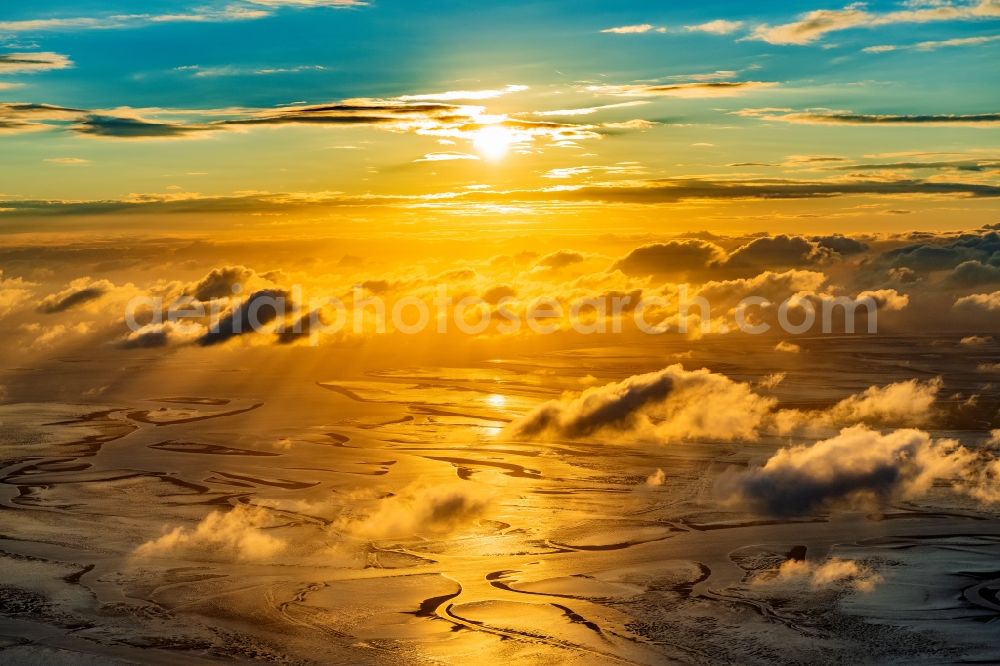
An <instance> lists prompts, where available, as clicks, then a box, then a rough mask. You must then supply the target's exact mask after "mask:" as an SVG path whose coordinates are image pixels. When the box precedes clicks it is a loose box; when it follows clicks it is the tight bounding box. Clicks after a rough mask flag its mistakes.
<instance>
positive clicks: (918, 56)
mask: <svg viewBox="0 0 1000 666" xmlns="http://www.w3.org/2000/svg"><path fill="white" fill-rule="evenodd" d="M344 4H347V5H352V6H338V5H344ZM32 54H35V55H36V56H37V57H36V58H35V59H36V60H38V59H40V60H41V62H39V63H34V64H28V65H25V64H24V63H23V62H22V61H23V60H25V59H27V60H31V59H32ZM998 55H1000V3H998V2H997V1H996V0H915V1H911V2H870V3H867V4H853V5H846V4H839V3H829V2H809V3H802V2H796V3H788V2H772V3H745V2H739V3H737V2H703V3H696V4H695V3H679V2H676V3H672V2H618V3H607V2H598V1H596V0H586V1H582V2H574V3H566V2H505V3H480V2H435V3H414V2H391V1H388V0H378V1H374V2H369V3H366V2H361V1H358V0H353V1H352V0H230V1H228V2H217V3H213V2H211V1H210V0H202V1H201V2H194V3H189V2H182V1H179V0H157V1H153V2H145V3H142V6H141V9H137V8H136V6H135V4H134V3H126V2H38V3H31V4H30V5H28V4H19V5H17V6H7V7H4V8H3V9H0V104H4V106H2V107H0V114H2V115H0V126H3V127H4V128H5V129H4V130H3V131H2V132H0V144H2V145H3V146H4V155H5V157H4V159H3V160H0V178H2V182H3V183H4V185H3V186H2V187H0V194H2V195H3V196H4V197H5V198H7V199H8V200H12V199H14V200H16V199H18V198H24V199H30V198H40V197H44V198H52V199H64V198H65V199H70V198H72V199H90V198H101V199H107V198H117V197H124V196H126V195H129V194H135V193H155V192H161V191H162V190H161V187H171V188H174V190H175V191H178V190H179V191H183V192H194V190H192V189H191V188H193V187H195V184H194V183H191V182H189V181H190V178H189V179H188V181H185V182H173V181H171V182H170V183H166V182H161V181H163V179H164V178H166V179H167V180H170V178H169V176H171V175H176V176H177V178H174V181H177V180H178V179H180V180H184V178H181V176H182V175H190V174H192V173H196V174H199V182H198V183H197V193H199V194H203V195H211V196H228V195H231V194H232V193H233V192H238V191H244V190H266V191H268V192H312V191H324V192H328V191H338V192H340V191H342V192H347V193H348V194H361V193H366V192H369V193H370V192H378V193H380V194H392V193H396V194H407V195H411V194H414V193H416V192H418V191H421V190H423V191H424V192H425V193H426V194H441V193H448V192H455V191H456V188H460V187H462V186H467V185H475V184H484V183H485V184H486V185H488V186H490V187H492V188H493V189H494V190H504V191H508V190H511V189H517V190H524V191H537V190H538V189H540V188H543V187H544V186H545V185H546V184H551V180H552V179H553V178H552V172H553V170H562V171H559V173H563V174H565V173H567V172H566V171H565V170H567V169H568V170H570V171H569V172H568V173H570V174H571V175H570V176H569V177H568V178H566V177H560V178H558V179H559V180H569V181H570V183H568V184H574V185H580V186H584V185H592V186H606V185H615V184H616V183H617V184H618V185H620V184H622V182H624V181H634V180H636V178H637V176H639V175H641V176H642V178H644V179H646V180H650V181H651V180H655V179H656V178H681V177H694V176H697V177H704V176H706V175H710V176H711V177H713V178H720V177H721V178H726V179H727V182H729V180H731V179H734V178H735V179H739V178H742V179H755V180H760V179H764V178H774V177H777V176H779V175H780V176H781V177H783V178H786V177H793V176H794V177H795V178H797V179H800V180H810V181H811V182H812V181H817V180H824V181H829V179H830V178H834V177H838V178H841V179H842V178H843V177H844V174H843V173H841V174H837V173H834V172H832V171H829V170H828V172H826V173H820V172H817V171H815V170H811V171H808V170H807V172H805V173H804V172H803V167H802V165H803V164H804V163H805V162H803V160H801V159H800V160H795V159H791V160H789V159H788V158H789V156H793V157H794V156H800V157H801V156H803V155H814V156H817V155H818V156H824V155H825V156H830V155H833V156H836V157H838V158H841V159H842V160H843V161H844V164H845V165H850V164H859V163H861V162H862V161H864V160H866V159H869V160H870V158H866V156H871V155H880V154H897V153H899V154H902V153H912V155H911V157H913V156H915V155H916V156H919V155H921V154H924V153H926V154H930V153H950V156H949V157H948V158H947V160H950V161H952V162H955V161H961V160H963V159H965V160H968V159H976V160H984V159H987V158H989V159H992V158H993V155H987V154H985V153H984V152H983V151H984V150H985V151H987V152H988V151H989V150H992V149H993V148H994V147H995V146H996V144H997V140H996V126H997V125H998V121H997V119H996V118H994V116H996V114H997V112H998V111H1000V93H998V92H997V91H998V90H1000V73H998V72H1000V68H997V67H996V66H995V63H996V62H997V61H998ZM509 86H517V88H516V89H514V88H508V87H509ZM484 90H493V91H499V92H498V94H496V95H492V96H486V97H483V96H482V95H477V94H473V95H470V96H469V97H470V98H471V99H462V98H461V96H460V95H459V96H456V95H455V94H454V93H456V91H457V92H463V91H464V92H469V91H471V92H472V93H476V91H484ZM344 100H361V102H360V104H361V105H362V106H364V107H365V108H366V109H367V108H368V107H372V105H375V106H378V112H379V113H383V114H397V115H395V116H394V118H395V119H399V118H402V117H403V116H404V115H406V114H412V113H414V110H413V106H414V105H417V104H419V103H433V104H439V105H441V104H444V105H449V104H450V105H453V106H456V107H459V106H461V107H462V109H461V110H460V111H461V114H466V115H465V116H463V117H467V122H464V123H462V122H457V121H455V120H454V119H451V120H448V121H447V122H446V123H445V125H447V127H445V126H444V125H441V124H440V123H437V121H434V122H431V121H429V120H427V119H425V121H422V122H421V123H420V124H418V125H419V126H418V125H415V124H413V123H409V124H406V123H400V122H396V121H395V120H394V121H393V122H392V123H390V122H383V121H384V120H385V119H382V120H380V121H379V122H378V123H368V122H357V121H356V120H354V119H351V120H350V121H347V120H344V119H343V118H336V119H333V120H331V119H330V118H329V117H327V116H328V115H329V113H331V112H330V111H329V110H328V109H327V106H328V105H330V104H336V103H341V102H343V101H344ZM16 104H28V105H35V107H33V108H32V109H30V110H25V109H24V108H21V109H20V110H18V109H16V108H14V107H13V106H12V105H16ZM386 104H389V105H390V106H392V108H391V109H387V108H386ZM37 105H52V106H56V107H60V108H61V109H62V110H61V111H52V110H51V109H50V108H49V107H45V108H40V107H37ZM379 105H381V106H379ZM401 105H402V106H405V107H407V108H401ZM473 106H474V107H476V108H477V109H478V110H470V109H471V107H473ZM581 108H589V109H592V111H590V112H589V113H587V114H576V115H574V114H567V115H562V116H558V115H555V114H552V113H551V112H552V111H556V110H567V109H570V110H572V109H581ZM281 109H298V111H295V112H293V113H285V112H283V111H280V110H281ZM332 113H334V115H336V114H344V113H348V114H356V113H358V112H357V111H356V110H350V111H344V109H342V108H341V109H337V110H335V111H333V112H332ZM435 113H442V114H443V113H444V112H443V111H442V110H438V111H437V112H435ZM276 114H279V115H282V117H281V118H268V119H267V121H266V122H263V121H261V120H260V119H261V118H263V117H265V116H275V115H276ZM400 114H401V115H400ZM461 114H459V115H461ZM470 114H471V115H470ZM306 116H309V118H306ZM318 116H324V117H323V118H318ZM549 118H551V119H552V120H548V119H549ZM542 119H545V120H542ZM545 122H550V123H553V124H554V123H559V125H560V126H559V127H555V126H554V125H553V127H546V126H544V123H545ZM628 123H631V125H629V124H628ZM348 125H350V126H348ZM491 125H496V126H497V127H500V128H502V129H503V131H504V132H506V134H505V135H504V136H501V137H500V139H501V143H504V144H505V145H504V146H500V148H501V149H502V150H503V152H504V153H505V154H506V159H504V160H503V164H502V165H500V164H495V163H494V164H485V163H486V162H490V161H493V162H497V161H498V160H490V159H488V157H489V156H488V155H485V154H483V150H481V148H482V147H483V146H482V144H483V141H477V138H478V137H480V134H481V132H482V131H483V130H484V128H488V127H489V126H491ZM584 128H586V129H584ZM563 132H565V133H566V134H562V133H563ZM494 138H495V137H494ZM477 144H478V145H479V148H480V149H478V150H477V148H476V146H477ZM710 148H711V149H712V150H708V149H710ZM330 150H340V153H338V157H337V159H336V160H334V162H335V164H332V165H331V164H330V158H329V151H330ZM426 156H430V157H429V158H427V157H426ZM914 159H915V158H914ZM920 159H924V158H920ZM445 161H448V162H455V163H459V162H461V165H460V166H462V170H459V169H457V168H453V167H455V166H456V165H449V166H448V167H447V168H446V167H445V166H444V165H443V164H442V163H443V162H445ZM910 161H911V162H912V160H910ZM937 161H941V160H937ZM633 162H635V163H638V165H637V166H632V167H628V166H626V167H621V166H615V165H621V164H622V163H633ZM262 163H263V164H268V165H273V167H274V169H273V170H271V171H269V172H267V173H263V172H262V170H261V168H260V165H261V164H262ZM428 163H433V164H431V167H433V168H434V169H438V167H440V169H441V170H435V171H433V172H431V171H429V169H430V167H414V166H413V165H415V164H417V165H419V164H425V165H426V164H428ZM251 164H253V167H251V166H250V165H251ZM733 164H755V165H756V166H754V167H749V166H745V167H741V168H739V169H737V170H735V171H734V167H733V166H732V165H733ZM789 165H792V166H789ZM68 167H78V168H74V169H73V171H72V172H71V173H68ZM975 167H976V168H969V165H966V166H965V168H961V167H960V166H955V165H951V166H948V167H935V168H931V167H928V168H927V169H915V168H914V167H913V166H912V165H911V166H909V167H906V168H905V169H904V170H903V171H902V172H900V171H899V170H898V169H896V171H895V174H894V175H892V174H889V173H881V172H880V173H879V174H878V176H879V178H880V179H881V180H886V179H889V178H891V177H894V178H895V179H896V180H897V181H902V180H904V179H908V180H914V179H915V178H914V176H917V177H918V178H916V179H919V180H921V181H927V182H932V183H934V182H939V181H944V180H946V181H948V182H956V183H957V182H962V183H970V184H975V185H977V186H981V185H990V184H994V185H995V175H996V169H995V168H994V167H990V166H989V165H986V166H984V165H982V164H979V163H976V165H975ZM421 169H423V170H424V171H423V172H422V173H421V172H420V171H421ZM317 170H320V171H317ZM865 170H866V171H867V172H873V171H874V169H872V168H869V167H866V169H865ZM883 171H887V170H883ZM869 175H870V174H869ZM904 189H906V188H904ZM938 189H940V188H938ZM970 191H971V190H970ZM908 192H909V193H910V194H921V193H922V192H921V191H920V189H919V188H918V187H916V186H914V187H911V188H909V190H908ZM983 192H984V191H983V190H981V189H979V190H976V191H975V192H974V195H975V196H976V197H977V198H982V197H983ZM932 194H935V195H939V194H940V192H932ZM963 195H965V196H968V193H967V192H966V193H963ZM658 203H662V202H658Z"/></svg>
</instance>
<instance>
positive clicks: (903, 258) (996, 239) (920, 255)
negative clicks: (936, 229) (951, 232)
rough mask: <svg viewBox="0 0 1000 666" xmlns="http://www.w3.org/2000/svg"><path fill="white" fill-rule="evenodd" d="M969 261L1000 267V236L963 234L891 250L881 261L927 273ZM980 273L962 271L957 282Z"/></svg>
mask: <svg viewBox="0 0 1000 666" xmlns="http://www.w3.org/2000/svg"><path fill="white" fill-rule="evenodd" d="M970 261H976V262H979V263H984V264H990V265H997V264H1000V234H998V233H997V232H996V231H987V232H985V233H979V234H963V235H961V236H960V237H958V238H956V239H946V240H945V242H941V241H937V240H936V239H931V242H921V243H914V244H910V245H904V246H903V247H900V248H895V249H893V250H889V251H888V252H885V253H884V254H882V255H881V257H879V262H880V263H882V264H885V265H888V266H891V267H893V268H901V267H902V268H912V269H914V270H916V271H920V272H927V271H937V270H947V269H954V268H957V267H958V266H959V265H960V264H963V263H967V262H970ZM979 273H980V270H979V269H978V268H977V267H975V266H970V267H968V268H966V269H963V271H962V272H960V273H959V275H958V276H956V277H955V278H954V279H956V280H958V281H959V282H961V280H962V279H963V278H966V279H968V278H971V277H973V276H974V275H977V274H979Z"/></svg>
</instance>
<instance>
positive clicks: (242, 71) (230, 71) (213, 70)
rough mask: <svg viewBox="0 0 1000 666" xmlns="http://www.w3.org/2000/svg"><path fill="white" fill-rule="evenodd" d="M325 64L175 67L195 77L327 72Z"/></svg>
mask: <svg viewBox="0 0 1000 666" xmlns="http://www.w3.org/2000/svg"><path fill="white" fill-rule="evenodd" d="M326 70H327V68H326V67H325V66H324V65H294V66H291V67H237V66H235V65H220V66H216V67H202V66H201V65H184V66H182V67H175V68H174V71H175V72H184V73H187V74H190V75H191V76H193V77H195V78H199V79H200V78H212V77H221V76H272V75H275V74H299V73H302V72H325V71H326Z"/></svg>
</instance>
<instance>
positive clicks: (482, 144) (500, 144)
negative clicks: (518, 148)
mask: <svg viewBox="0 0 1000 666" xmlns="http://www.w3.org/2000/svg"><path fill="white" fill-rule="evenodd" d="M515 141H516V139H515V137H514V135H513V134H512V133H511V132H510V131H509V130H507V129H504V128H503V127H500V126H497V125H491V126H490V127H484V128H483V129H481V130H479V131H478V132H477V133H476V138H475V139H473V141H472V145H474V146H475V147H476V150H478V151H479V153H480V154H481V155H482V156H483V157H485V158H486V159H488V160H500V159H503V157H504V156H505V155H506V154H507V153H508V151H510V147H511V145H512V144H513V143H514V142H515Z"/></svg>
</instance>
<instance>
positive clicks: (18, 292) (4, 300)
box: [0, 270, 35, 317]
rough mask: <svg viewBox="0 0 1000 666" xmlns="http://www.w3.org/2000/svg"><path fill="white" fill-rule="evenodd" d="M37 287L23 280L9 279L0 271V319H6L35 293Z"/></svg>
mask: <svg viewBox="0 0 1000 666" xmlns="http://www.w3.org/2000/svg"><path fill="white" fill-rule="evenodd" d="M34 286H35V285H34V284H32V283H30V282H27V281H25V280H24V279H22V278H8V277H6V276H5V275H4V274H3V270H0V317H4V316H6V315H7V314H9V313H10V312H12V311H13V310H15V309H16V308H18V307H20V306H21V305H22V304H23V303H25V302H27V301H28V300H29V299H30V298H31V295H32V293H33V287H34Z"/></svg>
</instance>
